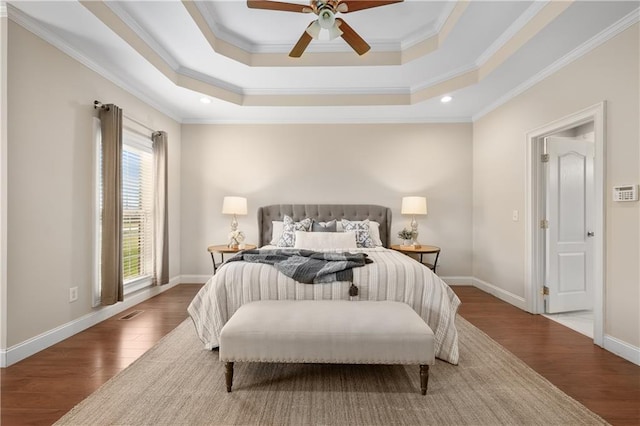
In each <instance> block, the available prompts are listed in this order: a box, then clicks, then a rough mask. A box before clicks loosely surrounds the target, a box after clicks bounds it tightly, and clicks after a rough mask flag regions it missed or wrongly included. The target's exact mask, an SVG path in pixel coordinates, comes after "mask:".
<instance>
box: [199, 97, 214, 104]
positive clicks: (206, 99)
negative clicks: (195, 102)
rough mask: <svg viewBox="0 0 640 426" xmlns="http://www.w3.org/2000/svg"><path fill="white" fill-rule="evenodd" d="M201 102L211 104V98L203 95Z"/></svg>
mask: <svg viewBox="0 0 640 426" xmlns="http://www.w3.org/2000/svg"><path fill="white" fill-rule="evenodd" d="M200 102H202V103H203V104H210V103H211V99H209V98H204V97H203V98H200Z"/></svg>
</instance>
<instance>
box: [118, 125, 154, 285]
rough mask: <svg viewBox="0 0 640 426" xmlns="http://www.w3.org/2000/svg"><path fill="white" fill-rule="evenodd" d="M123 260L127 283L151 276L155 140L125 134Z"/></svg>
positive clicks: (123, 153) (123, 151) (125, 281)
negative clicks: (153, 143) (153, 141)
mask: <svg viewBox="0 0 640 426" xmlns="http://www.w3.org/2000/svg"><path fill="white" fill-rule="evenodd" d="M123 139H124V141H123V142H124V143H123V150H122V201H123V211H122V216H123V229H122V261H123V275H124V283H125V285H126V284H127V283H130V282H132V281H135V280H138V279H141V278H144V277H150V276H151V273H152V250H153V242H152V238H153V186H152V184H153V183H152V179H153V175H152V166H153V162H152V161H153V155H152V152H151V141H150V140H149V141H146V140H144V139H138V138H135V137H133V136H131V135H126V134H125V135H124V138H123Z"/></svg>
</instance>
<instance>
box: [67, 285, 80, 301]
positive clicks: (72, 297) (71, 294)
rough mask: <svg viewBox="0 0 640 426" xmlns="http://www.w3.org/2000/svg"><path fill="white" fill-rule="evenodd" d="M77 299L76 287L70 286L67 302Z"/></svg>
mask: <svg viewBox="0 0 640 426" xmlns="http://www.w3.org/2000/svg"><path fill="white" fill-rule="evenodd" d="M76 300H78V287H71V288H70V289H69V303H71V302H75V301H76Z"/></svg>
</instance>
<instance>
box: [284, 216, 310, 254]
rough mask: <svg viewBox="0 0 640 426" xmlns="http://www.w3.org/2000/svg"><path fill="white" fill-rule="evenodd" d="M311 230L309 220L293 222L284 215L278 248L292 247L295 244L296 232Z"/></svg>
mask: <svg viewBox="0 0 640 426" xmlns="http://www.w3.org/2000/svg"><path fill="white" fill-rule="evenodd" d="M310 229H311V219H310V218H306V219H303V220H301V221H300V222H294V221H293V219H291V218H290V217H289V216H287V215H285V216H284V219H283V226H282V236H281V237H280V239H279V240H278V247H294V246H295V244H296V231H305V232H309V230H310Z"/></svg>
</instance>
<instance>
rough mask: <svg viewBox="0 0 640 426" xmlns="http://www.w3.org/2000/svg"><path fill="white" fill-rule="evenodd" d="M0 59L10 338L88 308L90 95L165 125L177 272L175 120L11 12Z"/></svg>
mask: <svg viewBox="0 0 640 426" xmlns="http://www.w3.org/2000/svg"><path fill="white" fill-rule="evenodd" d="M8 59H9V60H8V81H9V90H8V105H9V112H8V114H9V115H8V122H9V126H8V158H9V165H8V280H7V293H8V294H7V297H8V300H9V301H10V302H9V303H8V312H7V315H8V317H7V328H8V331H7V345H8V346H9V347H10V346H12V345H15V344H18V343H20V342H23V341H25V340H27V339H29V338H32V337H34V336H37V335H38V334H40V333H43V332H45V331H49V330H52V329H54V328H55V327H57V326H60V325H62V324H66V323H68V322H70V321H72V320H74V319H78V318H80V317H82V316H83V315H86V314H88V313H90V312H92V308H91V286H92V268H93V257H92V250H93V236H92V220H93V219H92V205H93V191H94V189H93V183H92V177H93V173H94V172H93V157H92V155H93V154H92V152H93V145H92V117H94V116H96V112H95V111H94V109H93V107H92V103H93V100H94V99H98V100H100V101H102V102H105V103H115V104H118V105H119V106H120V107H122V108H123V110H124V112H125V114H127V115H130V116H132V117H135V118H137V119H138V120H141V121H144V122H145V123H146V124H147V125H149V126H150V127H152V128H157V129H158V130H165V131H167V132H168V134H169V203H170V204H169V215H170V216H169V217H170V224H169V234H170V235H169V238H170V266H169V273H170V276H171V277H175V276H177V275H179V274H180V236H179V235H180V229H179V228H180V125H179V124H178V123H176V122H175V121H173V120H171V119H169V118H168V117H166V116H165V115H163V114H161V113H159V112H158V111H156V110H154V109H152V108H150V107H149V106H147V105H146V104H144V103H143V102H141V101H140V100H138V99H137V98H135V97H133V96H131V95H130V94H128V93H127V92H125V91H124V90H122V89H120V88H118V87H117V86H115V85H114V84H113V83H110V82H109V81H107V80H106V79H104V78H102V77H100V76H99V75H98V74H96V73H94V72H93V71H90V70H89V69H88V68H85V67H84V66H83V65H81V64H80V63H78V62H77V61H75V60H73V59H72V58H70V57H68V56H67V55H65V54H64V53H62V52H61V51H59V50H58V49H56V48H54V47H52V46H51V45H49V44H47V43H46V42H45V41H43V40H42V39H40V38H38V37H36V36H34V35H33V34H31V33H30V32H28V31H26V30H25V29H23V28H22V27H20V26H18V25H17V24H15V23H13V22H10V24H9V52H8ZM74 286H77V287H78V288H79V299H78V301H76V302H74V303H69V288H70V287H74Z"/></svg>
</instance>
